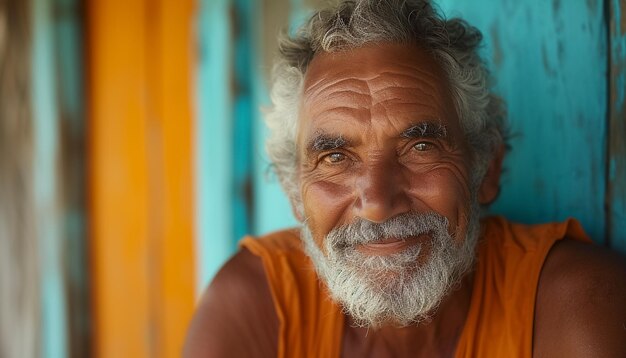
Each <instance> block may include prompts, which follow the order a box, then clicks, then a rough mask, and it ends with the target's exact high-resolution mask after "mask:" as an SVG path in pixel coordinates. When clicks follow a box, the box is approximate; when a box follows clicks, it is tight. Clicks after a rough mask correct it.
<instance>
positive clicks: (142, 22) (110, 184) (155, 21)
mask: <svg viewBox="0 0 626 358" xmlns="http://www.w3.org/2000/svg"><path fill="white" fill-rule="evenodd" d="M193 10H194V8H193V2H192V1H171V0H159V1H149V0H137V1H125V0H101V1H90V2H88V3H87V24H88V25H87V34H88V37H87V41H86V44H87V45H88V49H87V54H88V55H87V58H88V61H87V74H88V84H89V85H88V94H89V97H88V101H87V103H88V111H87V114H88V116H87V118H88V137H87V138H88V149H89V158H88V163H89V169H88V175H89V177H88V178H89V180H88V183H89V184H88V185H89V195H90V196H89V208H88V209H89V210H88V211H89V222H90V230H89V233H90V257H89V258H90V261H89V262H90V268H91V270H92V274H91V287H92V291H91V292H92V297H93V301H92V302H93V303H92V313H93V332H94V334H93V349H92V353H91V356H96V357H177V356H180V352H181V349H182V344H183V338H184V335H185V331H186V327H187V324H188V322H189V319H190V318H191V315H192V313H193V309H194V301H195V267H194V264H195V263H194V260H193V225H194V212H193V207H194V199H193V187H194V186H193V183H194V179H193V165H192V158H193V152H192V148H193V139H192V133H193V128H194V125H193V123H194V122H193V117H192V106H191V105H192V101H193V95H192V93H193V92H192V88H193V86H192V83H193V78H192V74H193V72H192V67H191V66H192V63H193V62H194V58H195V51H194V48H193V42H192V39H193V37H192V30H193V28H192V24H193V22H192V15H193Z"/></svg>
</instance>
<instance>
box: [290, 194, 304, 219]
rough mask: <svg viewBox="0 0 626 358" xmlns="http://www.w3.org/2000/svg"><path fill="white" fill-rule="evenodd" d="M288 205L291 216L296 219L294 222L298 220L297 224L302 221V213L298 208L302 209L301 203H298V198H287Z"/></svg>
mask: <svg viewBox="0 0 626 358" xmlns="http://www.w3.org/2000/svg"><path fill="white" fill-rule="evenodd" d="M289 203H290V204H291V212H292V213H293V216H295V217H296V220H298V222H299V223H301V222H303V221H304V213H303V212H302V210H301V209H298V208H302V202H301V201H300V199H299V198H289Z"/></svg>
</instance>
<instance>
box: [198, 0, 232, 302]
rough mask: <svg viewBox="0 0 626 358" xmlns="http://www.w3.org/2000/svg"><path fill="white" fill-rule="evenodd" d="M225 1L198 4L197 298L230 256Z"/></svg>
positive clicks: (229, 113) (228, 28)
mask: <svg viewBox="0 0 626 358" xmlns="http://www.w3.org/2000/svg"><path fill="white" fill-rule="evenodd" d="M230 11H231V8H230V1H229V0H200V1H199V9H198V14H199V15H198V28H197V33H198V49H199V51H198V64H197V78H198V80H197V85H196V93H197V94H196V97H195V99H196V116H197V130H196V136H195V140H196V146H195V151H196V156H195V158H196V159H195V163H196V178H197V179H196V192H197V194H198V195H197V198H198V199H197V202H196V217H197V221H196V243H197V248H198V250H197V254H196V258H197V260H198V282H197V285H196V286H197V289H198V293H199V292H200V291H201V290H203V289H204V288H205V287H206V286H207V284H208V283H209V281H210V280H211V278H212V277H213V276H214V275H215V273H216V272H217V271H218V270H219V268H220V267H221V266H222V264H223V263H224V262H225V261H226V259H227V258H228V257H229V256H230V255H231V254H232V253H233V252H234V250H235V243H234V239H233V236H234V235H233V225H232V223H233V210H232V203H233V201H232V197H233V195H232V193H233V191H234V186H233V179H232V178H233V168H232V158H233V146H232V137H233V127H232V125H233V123H232V116H233V108H232V106H233V94H232V77H231V76H232V71H233V64H232V62H233V51H232V47H231V40H232V26H233V24H232V17H231V14H230Z"/></svg>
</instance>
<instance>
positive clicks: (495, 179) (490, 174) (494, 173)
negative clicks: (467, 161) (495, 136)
mask: <svg viewBox="0 0 626 358" xmlns="http://www.w3.org/2000/svg"><path fill="white" fill-rule="evenodd" d="M504 152H505V146H504V145H501V146H500V147H499V148H498V149H496V152H495V153H494V155H493V158H491V161H490V162H489V167H488V168H487V173H485V177H484V178H483V181H482V183H481V184H480V189H479V190H478V202H479V203H480V204H481V205H489V204H491V203H492V202H493V201H494V200H496V198H497V197H498V193H499V192H500V175H501V174H502V161H503V160H504Z"/></svg>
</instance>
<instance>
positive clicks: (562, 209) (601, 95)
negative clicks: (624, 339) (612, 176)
mask: <svg viewBox="0 0 626 358" xmlns="http://www.w3.org/2000/svg"><path fill="white" fill-rule="evenodd" d="M441 5H442V8H443V9H444V12H445V13H446V14H447V15H448V16H454V15H462V17H464V18H466V19H467V20H468V21H470V23H472V24H475V25H477V26H478V27H479V28H480V29H481V30H482V31H483V33H484V34H485V37H486V44H487V46H486V47H485V49H484V54H485V57H487V59H488V61H489V63H490V65H491V68H492V70H493V73H494V77H495V78H496V80H497V83H498V84H497V87H496V89H497V91H498V92H499V93H500V94H502V95H503V97H504V98H505V99H506V101H507V103H508V109H509V118H510V121H511V124H512V129H513V133H514V134H515V135H516V136H515V137H514V138H513V140H512V145H513V149H512V151H511V152H510V153H509V154H508V158H507V160H506V162H505V168H506V173H505V175H504V177H503V182H502V193H501V196H500V198H499V200H498V202H496V203H495V205H494V207H493V211H494V212H496V213H502V214H504V215H506V216H507V217H509V218H511V219H514V220H518V221H522V222H529V223H534V222H546V221H554V220H563V219H565V218H567V217H569V216H573V217H576V218H578V219H579V220H580V221H581V222H582V224H583V226H584V227H585V229H586V230H587V232H588V233H589V234H590V235H591V236H592V237H593V238H594V240H596V241H597V242H604V237H605V229H606V226H605V221H606V215H605V208H604V205H605V203H604V195H605V191H606V183H605V176H604V173H605V168H606V131H607V128H606V121H605V120H603V119H604V118H606V113H607V110H608V109H607V100H606V98H607V96H608V93H607V89H608V83H607V78H606V73H607V70H608V69H607V64H608V59H607V36H606V31H607V30H606V23H605V20H604V10H603V3H602V1H587V0H572V1H567V2H565V1H560V0H553V1H551V2H548V3H546V2H545V1H541V0H527V1H517V0H503V1H499V2H497V3H494V2H492V1H487V0H481V1H473V2H471V3H469V2H464V1H460V0H446V1H443V2H442V4H441Z"/></svg>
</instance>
